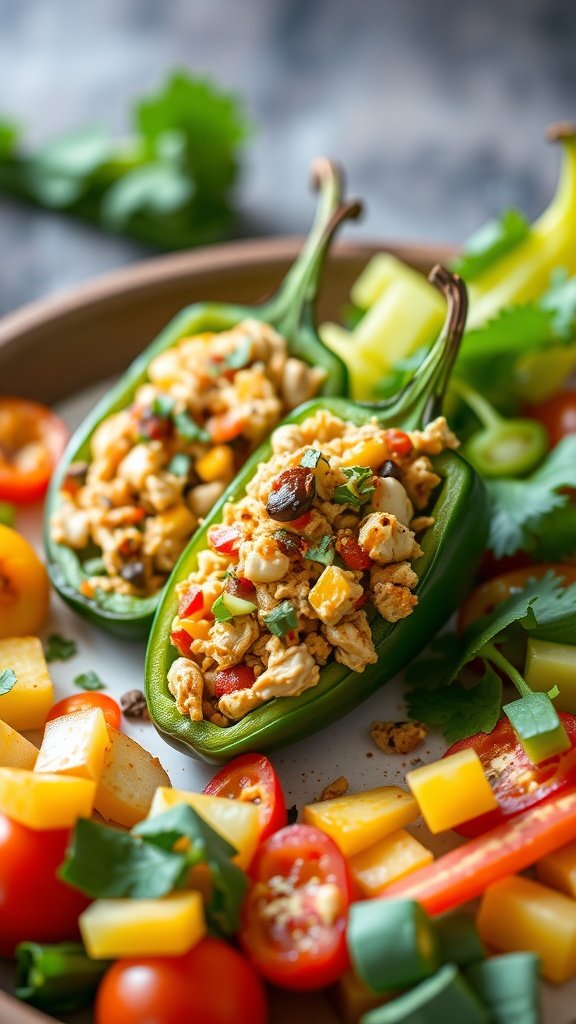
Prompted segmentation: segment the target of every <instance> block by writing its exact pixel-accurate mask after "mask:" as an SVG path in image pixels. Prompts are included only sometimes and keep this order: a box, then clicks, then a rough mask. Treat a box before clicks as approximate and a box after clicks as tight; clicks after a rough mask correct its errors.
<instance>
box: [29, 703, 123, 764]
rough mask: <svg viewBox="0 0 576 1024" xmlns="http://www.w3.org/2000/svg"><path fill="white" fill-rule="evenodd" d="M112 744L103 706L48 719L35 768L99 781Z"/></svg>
mask: <svg viewBox="0 0 576 1024" xmlns="http://www.w3.org/2000/svg"><path fill="white" fill-rule="evenodd" d="M109 745H110V741H109V739H108V730H107V728H106V719H105V718H104V714H103V712H102V708H86V709H85V710H84V711H74V712H73V713H72V714H70V715H62V716H61V718H55V719H53V721H51V722H48V724H47V725H46V730H45V732H44V736H43V738H42V745H41V747H40V752H39V754H38V760H37V761H36V767H35V771H37V772H52V773H54V774H59V775H75V776H77V777H78V778H81V779H96V780H98V779H99V778H100V776H101V774H102V769H103V768H104V757H105V755H106V751H107V749H108V747H109Z"/></svg>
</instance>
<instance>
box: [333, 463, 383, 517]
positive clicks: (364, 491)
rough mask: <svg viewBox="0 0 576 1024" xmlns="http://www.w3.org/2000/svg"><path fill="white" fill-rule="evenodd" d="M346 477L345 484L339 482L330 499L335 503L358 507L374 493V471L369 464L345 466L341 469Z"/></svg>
mask: <svg viewBox="0 0 576 1024" xmlns="http://www.w3.org/2000/svg"><path fill="white" fill-rule="evenodd" d="M342 472H343V473H344V476H345V477H346V478H347V482H346V483H345V484H339V485H338V487H336V489H335V490H334V494H333V495H332V501H335V502H336V504H337V505H351V506H353V507H354V508H360V506H361V505H364V504H365V503H366V502H367V501H370V498H371V497H372V495H373V494H374V491H375V490H376V487H375V486H374V484H373V482H372V481H373V479H374V473H373V471H372V470H371V469H370V466H347V467H345V468H343V469H342Z"/></svg>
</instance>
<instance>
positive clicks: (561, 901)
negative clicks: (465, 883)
mask: <svg viewBox="0 0 576 1024" xmlns="http://www.w3.org/2000/svg"><path fill="white" fill-rule="evenodd" d="M477 924H478V931H479V932H480V937H481V939H482V940H483V941H484V942H485V943H486V944H487V945H488V946H492V947H493V948H494V949H497V950H498V952H501V953H513V952H516V951H520V950H530V951H531V952H533V953H537V954H538V956H539V957H540V960H541V970H542V974H543V975H544V977H545V978H547V979H548V981H554V982H557V983H561V982H564V981H569V979H570V978H573V977H574V976H575V975H576V900H572V899H570V898H569V897H568V896H564V895H563V893H559V892H554V890H553V889H549V888H548V887H547V886H545V885H541V884H540V883H539V882H533V881H532V880H531V879H529V878H522V877H520V876H518V875H512V876H510V877H509V878H502V879H501V880H500V881H499V882H495V883H494V884H493V885H490V886H488V888H487V890H486V892H485V893H484V897H483V899H482V904H481V906H480V911H479V913H478V918H477Z"/></svg>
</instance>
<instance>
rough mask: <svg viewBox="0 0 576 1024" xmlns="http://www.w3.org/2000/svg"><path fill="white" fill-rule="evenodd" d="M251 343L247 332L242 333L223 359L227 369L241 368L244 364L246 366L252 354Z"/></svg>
mask: <svg viewBox="0 0 576 1024" xmlns="http://www.w3.org/2000/svg"><path fill="white" fill-rule="evenodd" d="M252 344H253V341H252V338H251V337H250V336H249V335H248V334H246V335H244V337H242V338H241V339H240V341H239V343H238V344H237V345H236V348H234V349H233V350H232V352H229V353H228V355H227V356H226V358H225V359H224V365H225V366H227V367H228V369H229V370H241V369H242V368H243V367H244V366H248V363H249V362H250V357H251V355H252Z"/></svg>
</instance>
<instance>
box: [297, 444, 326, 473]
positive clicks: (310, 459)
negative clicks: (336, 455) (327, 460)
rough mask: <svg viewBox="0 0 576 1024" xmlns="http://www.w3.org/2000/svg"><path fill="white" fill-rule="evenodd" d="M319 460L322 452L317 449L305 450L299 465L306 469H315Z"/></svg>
mask: <svg viewBox="0 0 576 1024" xmlns="http://www.w3.org/2000/svg"><path fill="white" fill-rule="evenodd" d="M321 458H322V452H321V451H320V449H319V448H307V449H306V451H305V452H304V455H303V456H302V458H301V459H300V465H301V466H304V467H305V468H306V469H316V466H317V465H318V463H319V462H320V459H321Z"/></svg>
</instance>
